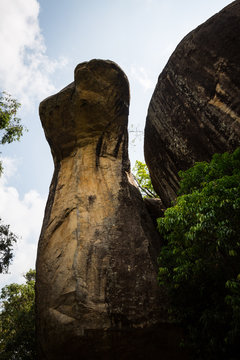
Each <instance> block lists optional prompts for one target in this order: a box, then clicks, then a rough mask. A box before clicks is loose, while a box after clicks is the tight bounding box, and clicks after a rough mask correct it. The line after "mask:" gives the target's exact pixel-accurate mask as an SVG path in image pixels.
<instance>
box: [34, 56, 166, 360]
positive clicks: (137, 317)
mask: <svg viewBox="0 0 240 360" xmlns="http://www.w3.org/2000/svg"><path fill="white" fill-rule="evenodd" d="M128 107H129V86H128V80H127V78H126V76H125V75H124V73H123V72H122V70H121V69H120V68H119V67H118V66H117V65H116V64H115V63H113V62H111V61H102V60H92V61H90V62H86V63H82V64H79V65H78V66H77V67H76V69H75V79H74V82H73V83H71V84H70V85H68V86H67V87H65V88H64V89H63V90H61V91H60V92H59V93H57V94H56V95H53V96H51V97H49V98H47V99H45V100H44V101H43V102H42V103H41V104H40V118H41V121H42V125H43V128H44V131H45V135H46V138H47V140H48V142H49V145H50V147H51V151H52V155H53V158H54V164H55V171H54V175H53V180H52V183H51V187H50V193H49V198H48V202H47V206H46V210H45V217H44V221H43V227H42V232H41V236H40V240H39V247H38V255H37V282H36V305H37V339H38V344H39V359H41V360H43V359H44V360H46V359H51V360H52V359H61V360H62V359H71V360H74V359H81V360H82V359H118V356H119V359H128V358H129V359H130V358H131V357H132V356H135V351H136V349H137V346H138V345H137V344H135V345H133V344H132V345H131V346H132V350H131V346H130V348H129V349H128V350H127V343H128V341H129V338H130V337H132V339H133V341H135V339H136V338H137V336H135V335H133V334H138V335H139V334H140V338H141V336H142V335H141V334H143V332H144V331H145V332H146V331H150V330H149V329H151V328H152V327H153V326H156V324H158V323H159V321H164V320H165V311H164V309H163V303H164V301H165V300H163V295H161V294H160V293H159V289H158V285H157V262H156V260H157V255H158V252H159V238H158V234H157V232H156V230H155V229H154V226H153V223H152V221H151V219H150V217H149V215H148V213H147V211H146V209H145V207H144V204H143V201H142V198H141V196H140V193H139V191H138V190H137V188H136V187H135V186H134V184H133V182H132V178H131V175H130V165H129V159H128V134H127V122H128ZM145 338H146V337H145ZM116 339H117V340H116ZM121 349H122V351H123V354H121ZM146 349H147V346H145V350H146ZM145 350H141V349H140V352H141V351H143V352H144V351H145ZM126 351H129V354H130V355H126V356H125V357H124V354H125V353H126ZM128 356H129V357H128ZM150 356H151V355H150ZM150 358H151V357H150Z"/></svg>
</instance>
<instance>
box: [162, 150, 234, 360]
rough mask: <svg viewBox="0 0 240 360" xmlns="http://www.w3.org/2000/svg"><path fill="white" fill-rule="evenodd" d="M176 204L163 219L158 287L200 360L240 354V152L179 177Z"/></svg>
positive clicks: (201, 164)
mask: <svg viewBox="0 0 240 360" xmlns="http://www.w3.org/2000/svg"><path fill="white" fill-rule="evenodd" d="M179 175H180V178H181V182H180V196H179V197H178V199H177V202H176V205H175V206H173V207H171V208H169V209H167V210H166V211H165V216H164V217H163V218H160V219H158V229H159V231H160V233H161V234H162V236H163V241H164V246H163V248H162V250H161V254H160V257H159V265H160V269H159V284H160V286H162V287H164V288H165V289H167V291H168V295H169V301H170V318H171V319H172V321H175V322H178V323H181V324H182V325H183V326H184V327H185V329H186V334H187V335H186V341H185V344H186V345H187V346H189V347H190V348H192V349H193V351H194V354H195V357H194V358H195V359H224V360H226V359H231V360H233V359H238V358H239V354H240V343H239V337H240V221H239V219H240V149H237V150H236V151H235V152H234V153H233V154H229V153H225V154H223V155H219V154H216V155H214V156H213V159H212V161H211V162H210V163H208V162H201V163H196V164H195V166H193V167H192V168H191V169H189V170H187V171H186V172H180V174H179Z"/></svg>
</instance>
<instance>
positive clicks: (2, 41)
mask: <svg viewBox="0 0 240 360" xmlns="http://www.w3.org/2000/svg"><path fill="white" fill-rule="evenodd" d="M0 14H1V22H0V48H1V61H0V84H1V90H6V91H8V92H9V93H11V94H13V95H14V96H16V97H17V98H18V100H19V101H20V102H21V103H22V104H25V105H26V104H29V103H30V101H32V99H34V98H37V99H39V98H42V97H44V96H45V95H47V94H49V93H51V92H53V91H54V90H55V88H54V86H53V84H52V83H51V81H50V80H49V75H50V74H51V73H53V72H54V71H55V70H56V69H57V68H59V67H62V66H64V65H65V64H66V60H65V59H59V60H51V59H49V58H48V56H47V55H46V47H45V44H44V38H43V36H42V34H41V30H40V27H39V21H38V15H39V3H38V1H37V0H11V1H9V0H1V1H0Z"/></svg>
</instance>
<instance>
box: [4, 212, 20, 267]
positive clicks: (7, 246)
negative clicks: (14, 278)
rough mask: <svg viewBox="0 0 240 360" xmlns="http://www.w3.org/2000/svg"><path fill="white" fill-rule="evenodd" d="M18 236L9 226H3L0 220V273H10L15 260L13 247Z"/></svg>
mask: <svg viewBox="0 0 240 360" xmlns="http://www.w3.org/2000/svg"><path fill="white" fill-rule="evenodd" d="M16 241H17V236H16V235H15V234H13V233H12V232H11V231H10V230H9V225H4V224H2V221H1V219H0V273H5V272H7V271H8V267H9V264H10V262H11V260H12V258H13V245H14V243H15V242H16Z"/></svg>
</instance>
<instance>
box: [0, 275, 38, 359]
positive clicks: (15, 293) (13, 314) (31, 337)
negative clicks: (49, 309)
mask: <svg viewBox="0 0 240 360" xmlns="http://www.w3.org/2000/svg"><path fill="white" fill-rule="evenodd" d="M24 277H25V279H26V283H25V284H21V285H19V284H10V285H6V286H5V287H4V288H3V289H2V291H1V295H0V301H1V312H0V358H1V360H35V359H36V343H35V308H34V307H35V304H34V301H35V300H34V299H35V289H34V287H35V271H34V270H29V272H28V273H27V274H26V275H25V276H24Z"/></svg>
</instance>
